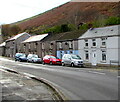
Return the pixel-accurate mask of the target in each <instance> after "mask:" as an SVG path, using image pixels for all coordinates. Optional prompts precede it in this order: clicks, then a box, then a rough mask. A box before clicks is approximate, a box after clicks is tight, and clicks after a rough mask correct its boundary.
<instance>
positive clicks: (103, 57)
mask: <svg viewBox="0 0 120 102" xmlns="http://www.w3.org/2000/svg"><path fill="white" fill-rule="evenodd" d="M102 61H106V51H102Z"/></svg>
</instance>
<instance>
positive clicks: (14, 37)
mask: <svg viewBox="0 0 120 102" xmlns="http://www.w3.org/2000/svg"><path fill="white" fill-rule="evenodd" d="M24 34H27V35H29V34H28V33H26V32H23V33H20V34H17V35H15V36H13V37H12V38H10V39H8V40H6V41H10V40H16V39H17V38H19V37H21V36H22V35H24ZM29 36H30V35H29Z"/></svg>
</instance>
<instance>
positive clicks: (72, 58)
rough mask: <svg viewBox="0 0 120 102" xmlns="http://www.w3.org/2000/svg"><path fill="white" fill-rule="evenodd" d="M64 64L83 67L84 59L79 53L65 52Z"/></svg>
mask: <svg viewBox="0 0 120 102" xmlns="http://www.w3.org/2000/svg"><path fill="white" fill-rule="evenodd" d="M62 65H63V66H64V65H71V66H72V67H73V66H81V67H83V60H82V59H81V58H80V56H79V55H75V54H64V55H63V57H62Z"/></svg>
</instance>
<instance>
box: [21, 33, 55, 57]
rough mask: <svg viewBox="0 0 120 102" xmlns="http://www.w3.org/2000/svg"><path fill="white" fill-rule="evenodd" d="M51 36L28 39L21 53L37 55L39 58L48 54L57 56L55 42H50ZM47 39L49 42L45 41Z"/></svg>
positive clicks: (22, 44)
mask: <svg viewBox="0 0 120 102" xmlns="http://www.w3.org/2000/svg"><path fill="white" fill-rule="evenodd" d="M49 36H50V35H49V34H42V35H35V36H31V37H30V38H28V39H26V40H25V41H23V42H22V43H21V46H20V50H19V52H22V53H25V54H27V55H28V54H37V55H38V56H39V57H41V58H42V57H44V56H45V55H46V54H52V55H55V51H56V45H55V41H48V39H47V38H49ZM45 39H47V41H45Z"/></svg>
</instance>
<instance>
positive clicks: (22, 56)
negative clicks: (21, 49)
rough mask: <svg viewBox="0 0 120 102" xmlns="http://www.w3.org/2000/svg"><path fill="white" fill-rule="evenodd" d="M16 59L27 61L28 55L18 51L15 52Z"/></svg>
mask: <svg viewBox="0 0 120 102" xmlns="http://www.w3.org/2000/svg"><path fill="white" fill-rule="evenodd" d="M15 61H20V62H21V61H25V62H26V61H27V57H26V55H25V54H24V53H16V54H15Z"/></svg>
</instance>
